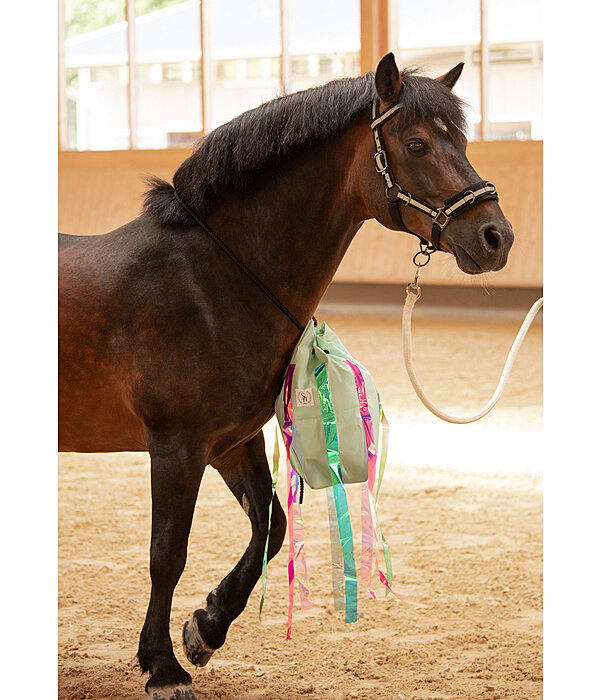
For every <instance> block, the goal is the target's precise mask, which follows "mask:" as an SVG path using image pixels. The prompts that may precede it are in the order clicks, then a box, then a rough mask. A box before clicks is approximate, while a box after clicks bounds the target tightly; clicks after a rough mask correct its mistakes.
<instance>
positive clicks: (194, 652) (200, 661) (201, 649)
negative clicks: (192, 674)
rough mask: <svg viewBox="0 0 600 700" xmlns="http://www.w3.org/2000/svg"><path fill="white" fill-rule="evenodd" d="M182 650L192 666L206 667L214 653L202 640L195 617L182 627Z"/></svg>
mask: <svg viewBox="0 0 600 700" xmlns="http://www.w3.org/2000/svg"><path fill="white" fill-rule="evenodd" d="M183 650H184V652H185V655H186V656H187V658H188V660H189V661H190V662H191V663H193V664H194V666H206V664H207V663H208V662H209V661H210V657H211V656H212V655H213V654H214V653H215V650H214V649H213V648H212V647H209V646H208V644H207V643H206V642H205V641H204V640H203V639H202V635H201V634H200V630H199V629H198V620H197V619H196V615H193V616H192V619H191V620H188V622H186V623H185V624H184V625H183Z"/></svg>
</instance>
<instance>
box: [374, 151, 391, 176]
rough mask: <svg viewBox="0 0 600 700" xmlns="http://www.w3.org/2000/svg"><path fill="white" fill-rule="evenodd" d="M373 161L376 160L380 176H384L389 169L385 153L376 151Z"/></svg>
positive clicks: (376, 167) (376, 168)
mask: <svg viewBox="0 0 600 700" xmlns="http://www.w3.org/2000/svg"><path fill="white" fill-rule="evenodd" d="M373 159H374V160H375V170H376V171H377V172H378V173H379V174H380V175H383V173H385V171H386V170H387V169H388V162H387V156H386V154H385V151H375V155H374V156H373Z"/></svg>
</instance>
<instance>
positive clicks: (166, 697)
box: [146, 685, 198, 700]
mask: <svg viewBox="0 0 600 700" xmlns="http://www.w3.org/2000/svg"><path fill="white" fill-rule="evenodd" d="M146 692H147V693H148V695H149V696H150V700H198V698H197V697H196V693H194V691H193V690H192V686H191V685H163V686H160V687H158V688H156V687H154V688H153V687H151V688H146Z"/></svg>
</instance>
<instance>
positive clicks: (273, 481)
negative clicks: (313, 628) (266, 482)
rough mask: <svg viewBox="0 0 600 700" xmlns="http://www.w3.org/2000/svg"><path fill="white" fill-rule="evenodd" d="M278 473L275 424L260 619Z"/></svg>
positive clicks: (264, 592) (260, 608)
mask: <svg viewBox="0 0 600 700" xmlns="http://www.w3.org/2000/svg"><path fill="white" fill-rule="evenodd" d="M278 475H279V439H278V436H277V426H275V444H274V446H273V477H272V480H271V500H270V501H269V525H268V528H267V541H266V542H265V551H264V552H263V564H262V576H261V579H262V596H261V598H260V607H259V608H258V619H259V620H260V619H261V615H262V609H263V605H264V603H265V596H266V594H267V560H268V552H269V538H270V536H271V517H272V515H273V501H274V499H275V487H276V486H277V476H278Z"/></svg>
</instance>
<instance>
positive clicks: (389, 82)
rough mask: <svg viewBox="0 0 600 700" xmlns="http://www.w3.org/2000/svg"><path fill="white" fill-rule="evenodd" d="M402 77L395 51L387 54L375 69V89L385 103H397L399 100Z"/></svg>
mask: <svg viewBox="0 0 600 700" xmlns="http://www.w3.org/2000/svg"><path fill="white" fill-rule="evenodd" d="M401 87H402V78H401V77H400V73H399V71H398V67H397V66H396V60H395V58H394V54H393V53H388V54H386V55H385V56H384V57H383V58H382V59H381V61H379V65H378V66H377V70H376V71H375V89H376V90H377V94H378V95H379V99H380V100H381V101H382V102H385V103H388V104H390V103H392V104H395V103H396V102H397V101H398V95H399V94H400V88H401Z"/></svg>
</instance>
